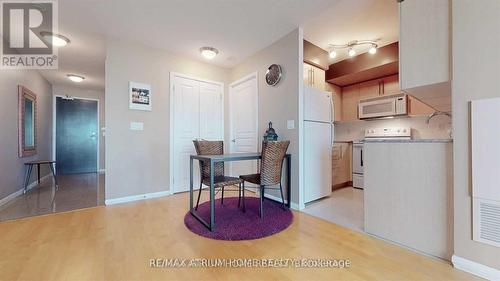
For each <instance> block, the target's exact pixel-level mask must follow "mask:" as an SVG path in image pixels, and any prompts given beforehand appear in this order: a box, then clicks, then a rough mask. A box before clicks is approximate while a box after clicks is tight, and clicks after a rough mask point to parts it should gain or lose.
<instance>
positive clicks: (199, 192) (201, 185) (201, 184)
mask: <svg viewBox="0 0 500 281" xmlns="http://www.w3.org/2000/svg"><path fill="white" fill-rule="evenodd" d="M202 187H203V183H201V182H200V191H198V200H197V201H196V207H195V208H194V209H195V210H198V204H200V196H201V188H202Z"/></svg>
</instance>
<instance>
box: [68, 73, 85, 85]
mask: <svg viewBox="0 0 500 281" xmlns="http://www.w3.org/2000/svg"><path fill="white" fill-rule="evenodd" d="M66 76H67V77H68V79H69V80H71V81H73V82H76V83H80V82H82V81H83V80H85V77H83V76H80V75H76V74H68V75H66Z"/></svg>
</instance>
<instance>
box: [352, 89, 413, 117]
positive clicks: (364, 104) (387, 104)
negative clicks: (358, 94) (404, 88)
mask: <svg viewBox="0 0 500 281" xmlns="http://www.w3.org/2000/svg"><path fill="white" fill-rule="evenodd" d="M401 115H408V96H407V95H406V94H397V95H391V96H383V97H376V98H370V99H364V100H360V101H359V103H358V117H359V119H369V118H380V117H390V116H401Z"/></svg>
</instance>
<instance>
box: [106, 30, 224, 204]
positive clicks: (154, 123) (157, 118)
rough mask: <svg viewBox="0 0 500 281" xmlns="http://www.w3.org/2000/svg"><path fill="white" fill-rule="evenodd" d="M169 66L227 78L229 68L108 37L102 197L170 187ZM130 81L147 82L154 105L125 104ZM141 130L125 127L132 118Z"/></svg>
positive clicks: (221, 79) (107, 198)
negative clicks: (145, 108) (135, 107)
mask: <svg viewBox="0 0 500 281" xmlns="http://www.w3.org/2000/svg"><path fill="white" fill-rule="evenodd" d="M170 71H173V72H179V73H183V74H188V75H192V76H196V77H199V78H203V79H208V80H212V81H219V82H224V83H226V86H227V82H228V81H229V70H227V69H224V68H220V67H216V66H213V65H209V64H205V63H201V62H198V61H194V60H190V59H186V58H182V57H178V56H174V55H172V54H170V53H168V52H165V51H162V50H158V49H153V48H149V47H145V46H142V45H138V44H135V43H130V42H126V41H119V40H109V41H108V42H107V59H106V91H105V92H106V109H105V111H106V113H105V115H106V127H107V132H106V200H109V199H115V198H120V197H125V196H132V195H140V194H145V193H153V192H161V191H168V190H170V186H169V176H170V175H169V169H170V163H169V157H170V153H169V146H170V139H169V137H170V136H169V122H170V120H169V118H170V112H169V111H170V85H169V83H170V81H169V73H170ZM129 81H134V82H140V83H146V84H150V85H151V92H152V104H153V110H152V111H151V112H147V111H137V110H129V109H128V83H129ZM132 121H137V122H143V123H144V131H131V130H129V126H130V122H132Z"/></svg>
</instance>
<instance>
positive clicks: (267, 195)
mask: <svg viewBox="0 0 500 281" xmlns="http://www.w3.org/2000/svg"><path fill="white" fill-rule="evenodd" d="M264 197H266V198H269V199H271V200H274V201H277V202H281V197H277V196H274V195H271V194H266V193H264ZM286 203H288V201H287V200H285V204H286ZM290 208H292V209H294V210H299V204H297V203H293V202H292V203H291V204H290Z"/></svg>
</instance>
